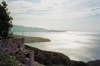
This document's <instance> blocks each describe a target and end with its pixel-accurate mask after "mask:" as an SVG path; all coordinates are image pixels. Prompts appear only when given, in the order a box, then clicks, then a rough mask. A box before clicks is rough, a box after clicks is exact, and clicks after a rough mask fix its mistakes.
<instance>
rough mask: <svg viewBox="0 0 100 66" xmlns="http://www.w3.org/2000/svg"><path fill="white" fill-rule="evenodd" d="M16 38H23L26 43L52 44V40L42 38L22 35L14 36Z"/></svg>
mask: <svg viewBox="0 0 100 66" xmlns="http://www.w3.org/2000/svg"><path fill="white" fill-rule="evenodd" d="M14 37H23V38H25V43H35V42H50V39H47V38H41V37H29V36H20V35H14Z"/></svg>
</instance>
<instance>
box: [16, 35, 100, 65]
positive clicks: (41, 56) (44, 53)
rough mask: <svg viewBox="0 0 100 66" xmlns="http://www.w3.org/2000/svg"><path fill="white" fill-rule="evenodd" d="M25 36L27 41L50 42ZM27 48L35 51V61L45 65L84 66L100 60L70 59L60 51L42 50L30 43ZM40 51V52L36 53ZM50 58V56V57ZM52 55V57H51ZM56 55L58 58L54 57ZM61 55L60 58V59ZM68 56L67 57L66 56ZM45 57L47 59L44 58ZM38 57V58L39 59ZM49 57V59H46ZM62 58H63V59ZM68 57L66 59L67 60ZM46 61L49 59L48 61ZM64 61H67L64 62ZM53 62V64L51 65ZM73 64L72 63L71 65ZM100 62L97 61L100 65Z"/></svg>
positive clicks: (45, 39)
mask: <svg viewBox="0 0 100 66" xmlns="http://www.w3.org/2000/svg"><path fill="white" fill-rule="evenodd" d="M14 37H22V36H20V35H14ZM23 37H24V38H25V43H35V42H50V40H49V39H47V38H41V37H29V36H23ZM25 47H26V49H31V50H33V51H35V61H36V62H38V63H40V64H43V65H46V66H54V65H57V64H58V65H57V66H66V65H69V66H72V65H75V64H78V65H80V64H82V65H83V66H95V65H94V64H95V63H97V62H98V61H99V62H100V60H98V61H95V60H94V61H88V62H84V61H75V60H70V58H69V57H68V56H66V55H64V54H62V53H58V52H53V51H44V50H40V49H38V48H35V47H31V46H28V45H25ZM36 53H38V54H39V55H38V54H36ZM53 54H55V55H53ZM47 56H48V57H49V58H48V57H47ZM51 56H52V57H51ZM53 56H54V57H56V58H53ZM59 56H60V59H58V58H59ZM64 57H66V58H64ZM44 58H45V59H44ZM51 58H52V59H53V60H55V59H56V60H57V59H58V60H57V61H58V62H60V63H56V62H55V63H52V61H53V60H52V61H50V60H51ZM37 59H38V60H37ZM46 59H48V60H46ZM61 59H62V60H61ZM65 59H66V60H65ZM40 60H41V61H42V62H41V61H40ZM43 61H44V62H43ZM46 61H49V62H47V63H46ZM62 61H65V62H64V63H63V62H62ZM50 64H51V65H50ZM70 64H72V65H70ZM98 64H99V63H97V65H98Z"/></svg>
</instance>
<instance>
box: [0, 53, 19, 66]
mask: <svg viewBox="0 0 100 66" xmlns="http://www.w3.org/2000/svg"><path fill="white" fill-rule="evenodd" d="M0 66H19V64H18V63H17V62H16V60H14V59H13V58H11V57H10V55H9V54H0Z"/></svg>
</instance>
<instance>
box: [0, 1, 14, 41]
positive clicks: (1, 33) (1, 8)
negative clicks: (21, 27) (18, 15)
mask: <svg viewBox="0 0 100 66" xmlns="http://www.w3.org/2000/svg"><path fill="white" fill-rule="evenodd" d="M12 20H13V18H12V17H11V16H10V12H9V11H8V8H7V4H6V2H5V1H3V2H2V4H0V39H9V38H10V36H11V34H12V33H11V31H10V30H11V27H13V25H12Z"/></svg>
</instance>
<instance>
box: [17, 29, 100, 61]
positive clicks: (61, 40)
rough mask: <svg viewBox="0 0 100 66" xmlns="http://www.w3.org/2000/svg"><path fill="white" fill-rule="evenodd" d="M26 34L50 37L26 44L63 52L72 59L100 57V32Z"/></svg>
mask: <svg viewBox="0 0 100 66" xmlns="http://www.w3.org/2000/svg"><path fill="white" fill-rule="evenodd" d="M16 34H21V33H16ZM24 35H26V36H36V37H44V38H49V39H50V40H51V42H41V43H26V44H28V45H30V46H33V47H37V48H39V49H42V50H47V51H55V52H61V53H63V54H65V55H67V56H68V57H70V58H71V59H72V60H80V61H91V60H96V59H100V56H99V55H100V53H99V52H100V49H99V48H100V46H99V44H100V32H79V31H67V32H40V33H39V32H38V33H37V32H25V33H24Z"/></svg>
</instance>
